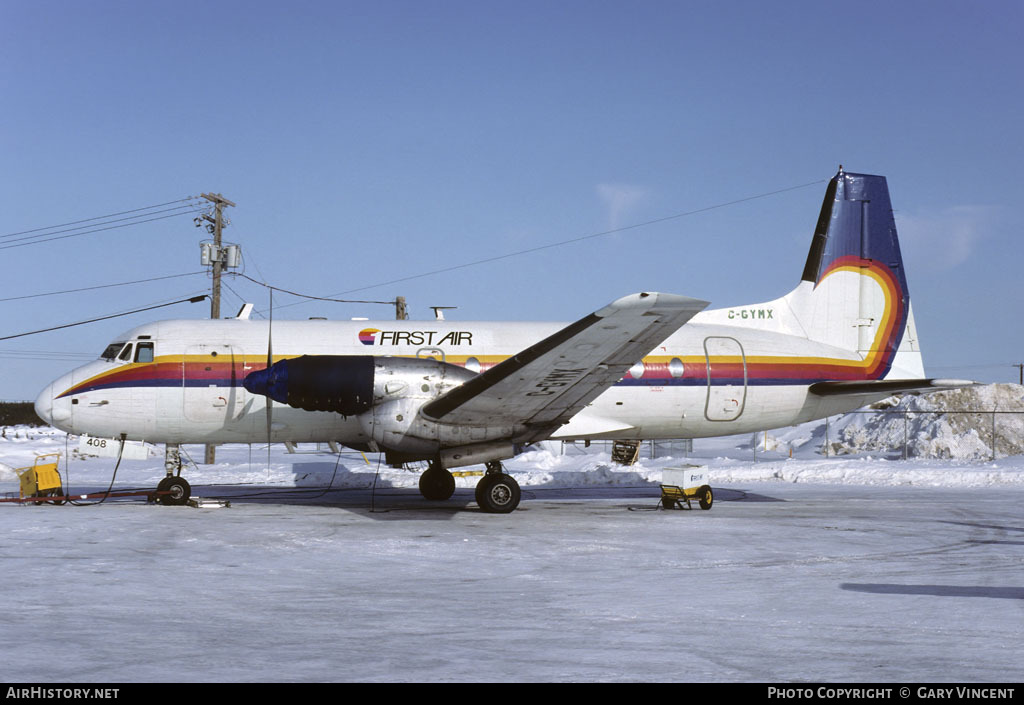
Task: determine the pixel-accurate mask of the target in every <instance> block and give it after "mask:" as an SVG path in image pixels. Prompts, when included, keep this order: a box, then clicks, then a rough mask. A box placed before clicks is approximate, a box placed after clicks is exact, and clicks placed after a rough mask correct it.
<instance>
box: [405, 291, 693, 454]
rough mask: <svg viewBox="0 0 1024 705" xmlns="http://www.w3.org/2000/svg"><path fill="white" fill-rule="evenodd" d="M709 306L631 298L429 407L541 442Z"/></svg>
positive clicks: (668, 297) (661, 297) (446, 416)
mask: <svg viewBox="0 0 1024 705" xmlns="http://www.w3.org/2000/svg"><path fill="white" fill-rule="evenodd" d="M707 305H708V302H707V301H700V300H698V299H692V298H689V297H686V296H677V295H674V294H658V293H640V294H632V295H630V296H625V297H623V298H621V299H619V300H617V301H615V302H613V303H611V304H609V305H608V306H605V307H604V308H602V309H601V310H599V311H595V312H594V313H592V314H590V315H589V316H585V317H583V318H581V319H580V320H578V321H576V322H575V323H573V324H571V325H568V326H566V327H565V328H563V329H562V330H560V331H558V332H557V333H555V334H554V335H551V336H549V337H548V338H545V339H544V340H542V341H540V342H539V343H536V344H535V345H532V346H530V347H528V348H526V349H525V350H523V351H521V352H519V353H518V354H516V355H514V356H512V357H510V358H508V359H507V360H504V361H503V362H501V363H499V364H497V365H495V366H494V367H492V368H491V369H489V370H487V371H486V372H483V373H481V374H480V375H478V376H477V377H474V378H473V379H471V380H469V381H468V382H466V383H465V384H463V385H462V386H460V387H457V388H455V389H453V390H452V391H450V392H448V393H447V394H445V395H444V396H442V397H439V398H438V399H436V400H434V401H432V402H430V403H429V404H427V405H426V406H424V407H423V410H422V412H423V414H424V415H425V416H427V417H429V418H431V419H434V420H437V421H439V422H441V423H445V424H458V425H461V424H465V425H473V426H478V425H503V426H508V425H513V426H518V427H526V431H525V432H524V433H523V434H522V435H521V436H520V437H518V438H517V439H516V440H517V441H518V442H522V443H531V442H534V441H537V440H542V439H544V438H547V437H548V436H549V435H550V434H551V433H552V432H553V431H555V430H556V429H557V428H558V427H559V426H561V425H562V424H565V423H567V422H568V421H569V419H571V418H572V417H573V416H574V415H576V414H577V413H578V412H579V411H580V410H581V409H583V408H584V407H585V406H586V405H587V404H589V403H590V402H591V401H593V400H594V399H595V398H596V397H597V396H598V395H600V394H601V392H603V391H604V390H606V389H608V388H609V387H611V386H612V385H613V384H615V383H616V382H618V381H619V380H620V379H622V376H623V375H624V374H625V373H626V371H627V370H628V369H629V368H630V367H632V366H633V365H634V364H636V362H637V360H640V359H641V358H643V356H644V355H646V354H647V353H649V352H650V351H651V350H653V349H654V348H655V347H656V346H657V345H658V343H660V342H662V341H663V340H665V339H666V338H668V337H669V336H670V335H671V334H672V333H674V332H675V331H676V330H678V329H679V328H681V327H682V326H683V325H685V324H686V323H687V321H689V320H690V319H691V318H693V316H695V315H696V314H697V313H699V312H700V311H702V310H703V309H704V308H705V307H707Z"/></svg>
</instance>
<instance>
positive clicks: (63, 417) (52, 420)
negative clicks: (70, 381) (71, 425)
mask: <svg viewBox="0 0 1024 705" xmlns="http://www.w3.org/2000/svg"><path fill="white" fill-rule="evenodd" d="M66 387H67V385H63V386H61V380H58V381H56V382H53V383H52V384H50V385H48V386H47V387H46V389H44V390H43V391H42V392H40V393H39V396H38V397H37V398H36V403H35V408H36V415H38V416H39V418H41V419H42V420H43V421H45V422H46V423H48V424H50V425H51V426H54V427H56V428H61V424H62V422H65V421H69V420H70V419H71V400H70V399H69V398H67V397H64V398H61V399H54V398H53V397H54V393H55V390H56V389H58V388H60V389H64V388H66ZM64 430H66V429H64Z"/></svg>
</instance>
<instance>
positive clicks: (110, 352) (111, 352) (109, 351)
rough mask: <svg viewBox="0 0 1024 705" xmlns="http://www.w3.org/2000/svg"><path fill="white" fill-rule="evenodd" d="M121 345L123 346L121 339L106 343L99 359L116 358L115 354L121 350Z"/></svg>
mask: <svg viewBox="0 0 1024 705" xmlns="http://www.w3.org/2000/svg"><path fill="white" fill-rule="evenodd" d="M123 347H124V341H121V342H120V343H111V344H110V345H108V346H107V347H106V349H104V351H103V353H102V354H101V355H100V359H101V360H116V359H117V354H118V353H119V352H121V348H123Z"/></svg>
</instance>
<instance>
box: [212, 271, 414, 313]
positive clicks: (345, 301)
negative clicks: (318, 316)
mask: <svg viewBox="0 0 1024 705" xmlns="http://www.w3.org/2000/svg"><path fill="white" fill-rule="evenodd" d="M231 274H232V275H233V276H236V277H242V278H243V279H248V280H249V281H251V282H252V283H253V284H259V285H260V286H262V287H266V288H267V289H272V290H274V291H280V292H282V293H285V294H291V295H292V296H299V297H302V298H304V299H313V300H314V301H330V302H332V303H336V304H382V305H387V306H394V305H395V302H394V301H393V300H392V301H354V300H351V299H331V298H327V297H324V296H313V295H311V294H300V293H299V292H297V291H289V290H288V289H282V288H281V287H279V286H272V285H270V284H267V283H266V282H261V281H259V280H257V279H253V278H252V277H250V276H249V275H247V274H242V273H241V272H231ZM235 296H238V294H237V293H235ZM239 298H241V297H239ZM278 308H283V307H281V306H279V307H278Z"/></svg>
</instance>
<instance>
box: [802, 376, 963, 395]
mask: <svg viewBox="0 0 1024 705" xmlns="http://www.w3.org/2000/svg"><path fill="white" fill-rule="evenodd" d="M975 384H977V382H972V381H970V380H966V379H867V380H850V381H837V382H817V383H815V384H812V385H811V386H810V392H811V394H817V395H818V396H819V397H831V396H838V395H849V396H854V395H857V394H878V393H883V394H886V393H888V394H898V393H900V392H939V391H942V390H943V389H958V388H960V387H970V386H973V385H975Z"/></svg>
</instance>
